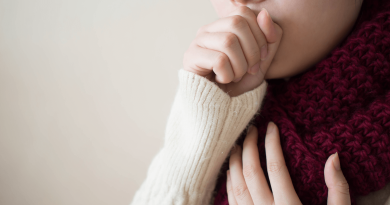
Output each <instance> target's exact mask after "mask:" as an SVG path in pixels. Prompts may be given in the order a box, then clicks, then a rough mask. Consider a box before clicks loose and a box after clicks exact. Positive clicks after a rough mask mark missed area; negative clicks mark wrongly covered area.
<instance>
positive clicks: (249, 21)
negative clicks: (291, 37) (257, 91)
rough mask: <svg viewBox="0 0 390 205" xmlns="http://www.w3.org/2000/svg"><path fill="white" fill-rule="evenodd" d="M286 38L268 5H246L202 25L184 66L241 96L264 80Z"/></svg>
mask: <svg viewBox="0 0 390 205" xmlns="http://www.w3.org/2000/svg"><path fill="white" fill-rule="evenodd" d="M281 38H282V29H281V28H280V26H279V25H277V24H275V23H274V22H273V21H272V19H271V17H270V15H269V14H268V12H267V10H265V9H264V8H263V9H262V10H261V11H260V13H259V14H258V16H256V14H255V13H254V12H253V11H252V10H251V9H249V8H248V7H246V6H240V7H237V9H236V10H234V11H233V12H232V13H230V14H229V15H228V16H227V17H225V18H221V19H218V20H217V21H215V22H213V23H210V24H208V25H205V26H203V27H201V28H200V29H199V30H198V32H197V34H196V38H195V39H194V40H193V41H192V43H191V45H190V47H189V49H188V50H187V51H186V52H185V54H184V58H183V65H184V66H183V69H184V70H187V71H190V72H193V73H195V74H197V75H200V76H203V77H206V78H207V79H209V80H210V81H212V82H216V83H217V85H218V86H219V87H220V88H221V89H222V90H224V91H225V92H227V93H228V94H229V95H230V96H232V97H234V96H238V95H241V94H243V93H245V92H247V91H250V90H253V89H254V88H256V87H258V86H259V85H260V84H261V83H262V82H263V80H264V76H265V73H266V72H267V70H268V67H269V66H270V64H271V62H272V59H273V57H274V56H275V53H276V50H277V49H278V46H279V43H280V40H281Z"/></svg>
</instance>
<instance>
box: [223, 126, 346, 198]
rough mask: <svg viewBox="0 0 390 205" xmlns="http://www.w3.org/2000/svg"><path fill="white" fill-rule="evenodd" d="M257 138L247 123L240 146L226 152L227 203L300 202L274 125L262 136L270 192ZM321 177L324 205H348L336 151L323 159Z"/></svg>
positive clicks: (254, 128)
mask: <svg viewBox="0 0 390 205" xmlns="http://www.w3.org/2000/svg"><path fill="white" fill-rule="evenodd" d="M257 140H258V133H257V129H256V127H253V126H251V127H250V128H249V130H248V134H247V136H246V138H245V141H244V144H243V148H242V149H241V147H240V146H238V145H236V146H235V147H234V149H232V151H231V153H230V159H229V170H228V171H227V181H226V189H227V193H228V201H229V204H232V205H239V204H243V205H253V204H263V205H267V204H269V205H282V204H284V205H287V204H291V205H292V204H294V205H295V204H297V205H299V204H302V203H301V201H300V200H299V198H298V195H297V193H296V192H295V190H294V186H293V184H292V181H291V178H290V174H289V172H288V169H287V167H286V163H285V161H284V157H283V152H282V147H281V146H280V137H279V131H278V128H277V126H276V125H275V124H274V123H273V122H270V123H269V124H268V128H267V133H266V137H265V152H266V160H267V171H268V177H269V180H270V183H271V189H272V192H271V190H270V188H269V186H268V183H267V180H266V176H265V175H264V172H263V170H262V168H261V166H260V161H259V153H258V147H257ZM324 177H325V182H326V186H327V187H328V204H329V205H350V204H351V198H350V195H349V186H348V183H347V180H346V179H345V177H344V175H343V172H342V170H341V166H340V159H339V156H338V153H335V154H332V155H330V156H329V158H328V160H327V161H326V163H325V169H324Z"/></svg>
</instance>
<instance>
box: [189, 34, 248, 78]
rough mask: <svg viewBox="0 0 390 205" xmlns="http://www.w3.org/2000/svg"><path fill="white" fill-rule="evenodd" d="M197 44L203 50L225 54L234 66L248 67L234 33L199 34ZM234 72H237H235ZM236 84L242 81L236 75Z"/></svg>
mask: <svg viewBox="0 0 390 205" xmlns="http://www.w3.org/2000/svg"><path fill="white" fill-rule="evenodd" d="M195 42H196V44H197V45H198V46H200V47H202V48H207V49H211V50H215V51H219V52H222V53H224V54H225V55H226V56H227V57H228V58H229V61H230V63H231V65H233V67H234V65H235V66H237V67H239V68H243V67H245V66H247V63H246V60H245V56H244V53H243V52H242V48H241V45H240V42H239V41H238V38H237V36H236V35H234V34H232V33H229V32H227V33H207V32H205V33H201V34H199V35H198V36H197V37H196V39H195ZM233 72H236V71H234V70H233ZM234 75H235V78H234V80H233V81H234V82H238V81H240V80H241V77H239V76H237V75H236V73H235V74H234Z"/></svg>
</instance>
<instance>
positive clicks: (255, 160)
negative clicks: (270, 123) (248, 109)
mask: <svg viewBox="0 0 390 205" xmlns="http://www.w3.org/2000/svg"><path fill="white" fill-rule="evenodd" d="M257 138H258V134H257V129H256V128H255V127H253V126H251V127H250V128H249V130H248V135H247V136H246V138H245V141H244V147H243V152H242V160H243V175H244V179H245V182H246V185H247V186H248V190H249V193H250V195H251V197H252V200H253V203H254V204H272V202H273V196H272V193H271V190H270V189H269V187H268V183H267V180H266V178H265V176H264V173H263V169H261V166H260V159H259V150H258V148H257Z"/></svg>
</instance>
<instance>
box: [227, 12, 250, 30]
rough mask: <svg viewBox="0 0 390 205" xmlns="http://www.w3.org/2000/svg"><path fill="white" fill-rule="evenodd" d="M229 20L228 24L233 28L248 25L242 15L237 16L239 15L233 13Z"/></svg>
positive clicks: (238, 28)
mask: <svg viewBox="0 0 390 205" xmlns="http://www.w3.org/2000/svg"><path fill="white" fill-rule="evenodd" d="M230 19H231V21H230V26H231V27H232V28H235V29H237V30H240V29H241V28H243V27H245V26H248V24H247V22H246V20H245V18H244V17H242V16H239V15H234V16H232V17H231V18H230Z"/></svg>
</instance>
